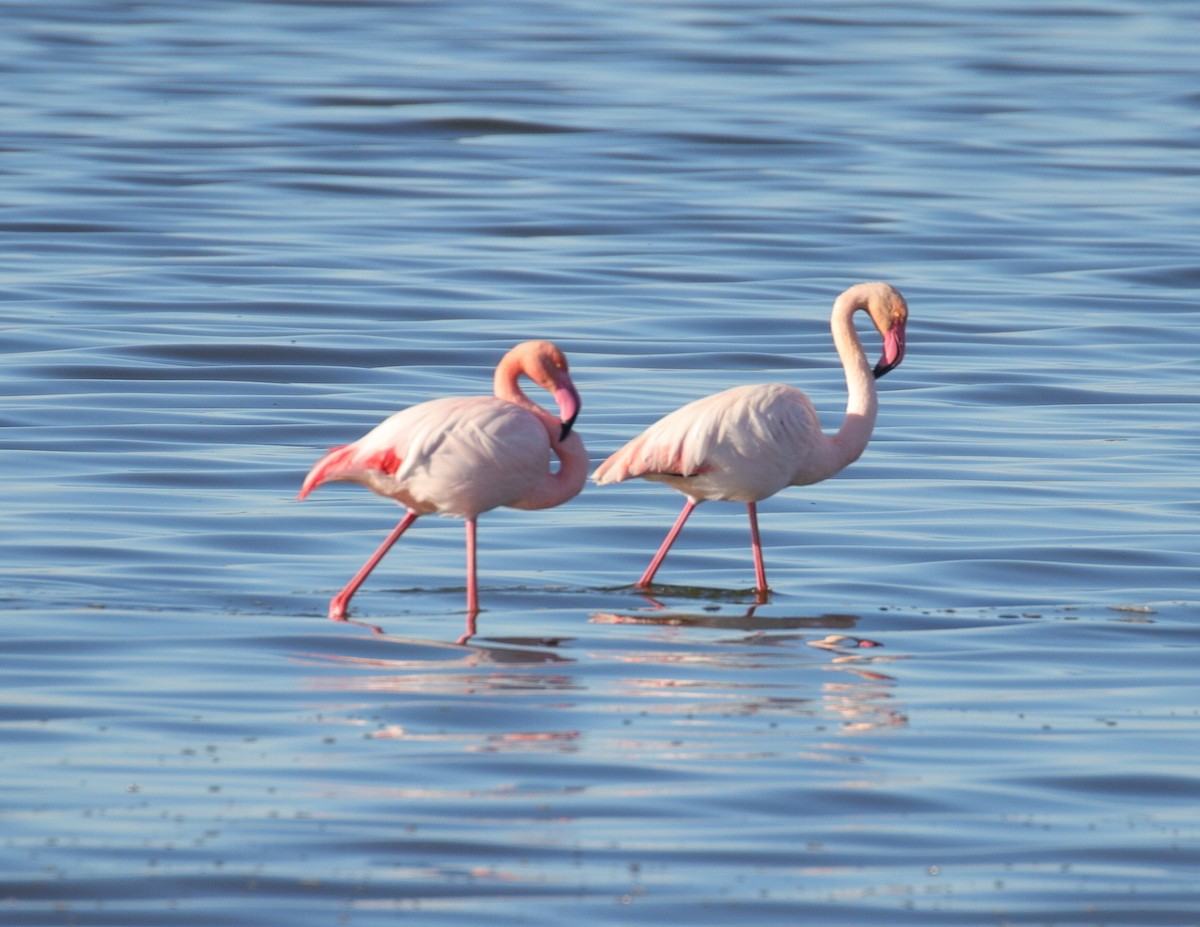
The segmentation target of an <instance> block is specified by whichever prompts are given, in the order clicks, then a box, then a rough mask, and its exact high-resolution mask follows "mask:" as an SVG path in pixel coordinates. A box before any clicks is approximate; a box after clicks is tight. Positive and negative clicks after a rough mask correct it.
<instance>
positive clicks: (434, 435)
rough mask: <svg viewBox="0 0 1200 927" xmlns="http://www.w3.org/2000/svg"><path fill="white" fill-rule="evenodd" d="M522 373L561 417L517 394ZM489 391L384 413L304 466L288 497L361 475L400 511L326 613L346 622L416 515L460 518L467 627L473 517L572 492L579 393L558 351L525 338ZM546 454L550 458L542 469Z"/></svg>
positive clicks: (577, 474)
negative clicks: (553, 466)
mask: <svg viewBox="0 0 1200 927" xmlns="http://www.w3.org/2000/svg"><path fill="white" fill-rule="evenodd" d="M522 374H524V375H525V376H527V377H529V378H530V379H531V380H533V382H535V383H536V384H537V385H538V386H540V387H542V388H543V389H545V390H546V391H548V392H550V393H552V394H553V395H554V399H555V402H556V403H557V405H558V409H559V414H560V416H561V418H555V417H554V416H553V415H551V414H550V413H549V412H547V411H546V410H544V409H542V408H541V407H540V406H538V405H537V404H536V403H534V402H533V401H532V400H531V399H529V398H528V397H527V396H526V395H525V393H524V392H522V390H521V387H520V385H519V384H518V382H517V380H518V378H519V377H520V376H521V375H522ZM494 383H495V388H494V392H495V397H492V396H471V397H463V398H447V399H434V400H431V401H430V402H423V403H421V404H420V405H416V406H412V407H411V408H408V409H405V410H404V411H402V412H397V413H396V414H395V415H393V416H391V417H390V418H388V419H386V420H384V421H383V422H381V423H380V424H379V425H377V426H376V427H375V428H374V429H373V430H371V431H369V432H367V434H365V435H363V436H362V437H361V438H359V439H358V440H357V441H355V442H354V443H353V444H347V445H345V446H343V447H335V448H334V449H333V450H331V451H330V452H329V453H328V454H326V455H325V456H324V457H322V458H321V459H320V460H318V461H317V462H316V464H314V465H313V468H312V469H311V470H310V471H309V472H308V476H307V477H306V478H305V480H304V485H303V486H302V487H301V489H300V494H299V496H298V497H297V498H300V499H303V498H304V497H305V496H307V495H308V494H309V493H310V492H312V491H313V490H314V489H316V488H317V487H318V486H320V485H321V484H322V483H327V482H330V481H331V480H344V481H347V482H351V483H361V484H363V485H364V486H366V487H367V488H368V489H371V490H373V491H374V492H377V493H379V494H380V495H381V496H389V497H390V498H392V499H395V500H396V501H397V502H399V503H400V504H401V505H403V506H405V507H406V508H407V512H406V513H405V515H404V517H403V518H402V519H401V520H400V523H399V524H398V525H396V527H395V529H393V531H392V533H391V534H389V535H388V536H387V538H386V539H385V540H384V542H383V543H382V544H381V545H380V546H379V549H378V550H376V551H375V553H374V554H372V555H371V557H370V559H368V560H367V562H366V563H365V564H364V565H363V567H362V569H360V570H359V571H358V573H357V574H355V576H354V578H353V579H352V580H350V582H349V583H348V584H347V585H346V587H345V588H344V589H343V590H342V591H341V592H339V593H338V594H337V595H335V596H334V597H333V599H332V601H330V603H329V617H330V618H332V619H333V620H334V621H345V620H346V609H347V607H348V606H349V604H350V598H351V596H353V595H354V593H355V592H356V591H357V590H358V587H359V586H361V585H362V583H363V580H365V579H366V578H367V576H368V575H369V574H370V572H371V571H372V570H373V569H374V568H375V566H376V565H377V564H378V563H379V561H380V560H382V559H383V556H384V554H386V553H387V552H388V550H389V549H390V548H391V546H392V545H393V544H395V543H396V541H397V540H399V538H400V535H402V534H403V533H404V532H405V531H406V530H407V529H408V527H409V526H410V525H411V524H412V523H413V522H414V521H416V520H417V518H418V517H420V516H421V515H428V514H430V513H432V512H436V513H437V514H439V515H448V516H453V517H457V518H464V519H466V526H467V614H468V633H467V634H466V635H464V637H463V638H461V639H465V638H466V637H469V636H470V635H471V633H473V624H474V617H475V615H476V614H477V613H478V611H479V590H478V585H477V582H476V578H475V522H476V519H477V518H478V516H479V514H480V513H481V512H487V511H490V510H491V509H494V508H496V507H498V506H502V505H504V506H509V507H510V508H515V509H547V508H552V507H553V506H556V505H560V504H561V503H563V502H566V501H567V500H568V499H571V498H574V497H575V496H576V495H578V494H579V491H580V490H581V489H582V488H583V484H584V483H585V482H586V480H587V468H588V457H587V451H586V450H584V447H583V441H582V440H581V439H580V437H579V435H578V434H577V433H575V432H573V431H572V430H571V426H572V425H573V424H574V423H575V417H576V416H577V415H578V414H579V407H580V399H579V393H578V391H577V390H576V389H575V384H574V383H572V382H571V377H570V375H569V374H568V372H567V358H566V356H565V355H564V354H563V352H562V351H560V350H559V349H558V348H557V347H556V346H555V345H553V344H551V343H549V342H547V341H526V342H525V343H523V344H519V345H517V346H516V347H515V348H513V349H512V350H511V351H509V352H508V353H507V354H505V355H504V358H503V359H502V360H501V361H500V363H499V365H498V366H497V367H496V374H495V381H494ZM551 452H553V454H554V455H555V456H556V457H557V458H558V460H559V466H558V469H557V471H554V472H552V471H551V470H550V455H551Z"/></svg>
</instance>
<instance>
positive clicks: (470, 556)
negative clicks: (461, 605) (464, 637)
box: [467, 518, 479, 633]
mask: <svg viewBox="0 0 1200 927" xmlns="http://www.w3.org/2000/svg"><path fill="white" fill-rule="evenodd" d="M477 614H479V584H478V582H477V581H476V579H475V519H474V518H468V519H467V620H468V623H469V622H470V620H471V619H472V618H474V617H475V616H476V615H477ZM472 633H473V632H472Z"/></svg>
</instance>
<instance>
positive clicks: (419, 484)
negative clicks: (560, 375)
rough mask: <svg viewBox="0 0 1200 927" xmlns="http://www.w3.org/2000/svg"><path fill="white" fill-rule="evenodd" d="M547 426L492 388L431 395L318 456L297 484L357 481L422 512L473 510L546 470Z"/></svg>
mask: <svg viewBox="0 0 1200 927" xmlns="http://www.w3.org/2000/svg"><path fill="white" fill-rule="evenodd" d="M549 458H550V444H549V439H548V437H547V435H546V429H545V427H544V426H543V425H542V423H541V422H540V421H539V420H538V419H537V417H536V416H534V415H533V414H532V413H530V412H528V411H527V410H525V409H522V408H521V407H519V406H517V405H515V404H513V403H511V402H506V401H504V400H500V399H494V398H492V397H490V396H480V397H471V398H449V399H435V400H433V401H431V402H424V403H421V404H420V405H417V406H412V407H411V408H408V409H405V410H403V411H402V412H397V413H396V414H395V415H393V416H391V417H390V418H387V419H385V420H384V421H383V422H381V423H380V424H379V425H377V426H376V427H375V428H373V429H372V430H371V431H369V432H368V433H367V434H365V435H363V436H362V437H361V438H359V439H358V440H357V441H355V442H354V443H353V444H348V445H345V446H343V447H338V448H334V449H333V450H331V451H329V453H327V454H326V455H325V456H324V457H322V458H321V459H320V460H318V461H317V463H316V464H315V465H314V466H313V468H312V470H311V471H309V474H308V477H307V478H306V479H305V481H304V485H303V486H302V487H301V490H300V498H304V497H305V496H307V495H308V494H309V493H310V492H311V491H312V490H313V489H315V488H316V487H317V486H319V485H321V484H322V483H327V482H330V481H333V480H340V481H344V482H351V483H361V484H362V485H364V486H366V487H367V488H368V489H371V490H373V491H374V492H377V493H379V494H380V495H382V496H389V497H391V498H393V499H396V500H397V501H399V502H401V503H403V504H404V505H406V506H408V507H409V508H411V509H413V510H414V511H416V512H418V513H420V514H428V513H431V512H437V513H439V514H442V515H456V516H459V517H462V518H470V517H474V516H476V515H478V514H479V513H480V512H485V511H488V510H489V509H492V508H495V507H496V506H498V505H506V504H508V503H509V502H511V501H513V500H516V499H519V498H520V497H521V496H522V495H524V494H525V493H527V492H529V490H530V489H531V487H532V486H533V485H534V484H535V483H536V482H537V481H538V479H540V477H541V476H542V474H544V473H546V472H548V470H549V466H550V464H549Z"/></svg>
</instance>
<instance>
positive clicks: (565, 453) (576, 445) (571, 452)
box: [509, 419, 590, 509]
mask: <svg viewBox="0 0 1200 927" xmlns="http://www.w3.org/2000/svg"><path fill="white" fill-rule="evenodd" d="M553 422H554V424H553V425H552V426H550V427H548V428H547V429H546V434H547V435H548V436H549V437H550V450H551V451H553V452H554V456H555V457H557V458H558V470H556V471H554V472H552V473H551V472H547V474H546V475H545V476H544V477H543V478H542V479H541V480H540V481H539V482H538V484H537V486H536V487H534V489H533V490H532V491H531V492H529V493H528V494H527V495H525V496H524V497H523V498H521V499H520V500H519V501H517V502H512V503H509V505H510V507H511V508H514V509H549V508H553V507H554V506H556V505H562V503H564V502H567V501H568V500H570V499H574V498H575V497H576V496H577V495H579V493H580V491H581V490H582V489H583V484H584V483H586V482H587V475H588V469H589V467H590V461H589V460H588V453H587V449H586V448H585V447H584V446H583V439H582V438H580V437H579V435H578V433H576V432H574V431H572V432H571V433H570V434H569V435H567V437H566V439H565V440H562V441H559V440H558V439H557V438H558V435H557V431H556V426H557V425H558V421H557V419H555V420H553Z"/></svg>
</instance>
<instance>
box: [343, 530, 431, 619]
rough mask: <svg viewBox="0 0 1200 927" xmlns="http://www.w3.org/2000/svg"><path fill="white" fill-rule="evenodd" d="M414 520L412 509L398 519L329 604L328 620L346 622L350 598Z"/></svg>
mask: <svg viewBox="0 0 1200 927" xmlns="http://www.w3.org/2000/svg"><path fill="white" fill-rule="evenodd" d="M416 520H417V513H416V512H414V511H413V510H412V509H409V510H408V511H407V512H405V513H404V517H403V518H401V519H400V524H398V525H396V527H395V528H393V529H392V533H391V534H389V535H388V536H387V537H386V538H385V539H384V541H383V543H382V544H380V545H379V549H378V550H377V551H375V553H373V554H371V559H370V560H368V561H367V562H366V563H364V564H363V566H362V569H361V570H359V571H358V572H357V573H356V574H355V575H354V579H352V580H350V582H348V583H347V584H346V588H345V589H343V590H342V591H341V592H339V593H338V594H337V595H335V596H334V597H333V599H332V600H331V601H330V602H329V617H330V618H332V619H333V620H334V621H345V620H346V609H347V607H348V606H349V605H350V597H351V596H353V595H354V593H356V592H357V591H358V587H359V586H361V585H362V584H363V580H365V579H366V578H367V577H368V576H369V575H371V571H372V570H373V569H375V567H376V566H377V565H378V564H379V561H380V560H382V559H383V555H384V554H386V553H387V552H388V551H389V550H391V548H392V545H393V544H395V543H396V542H397V541H398V540H400V535H402V534H403V533H404V532H405V530H406V529H407V528H408V526H409V525H411V524H412V523H413V522H414V521H416Z"/></svg>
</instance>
